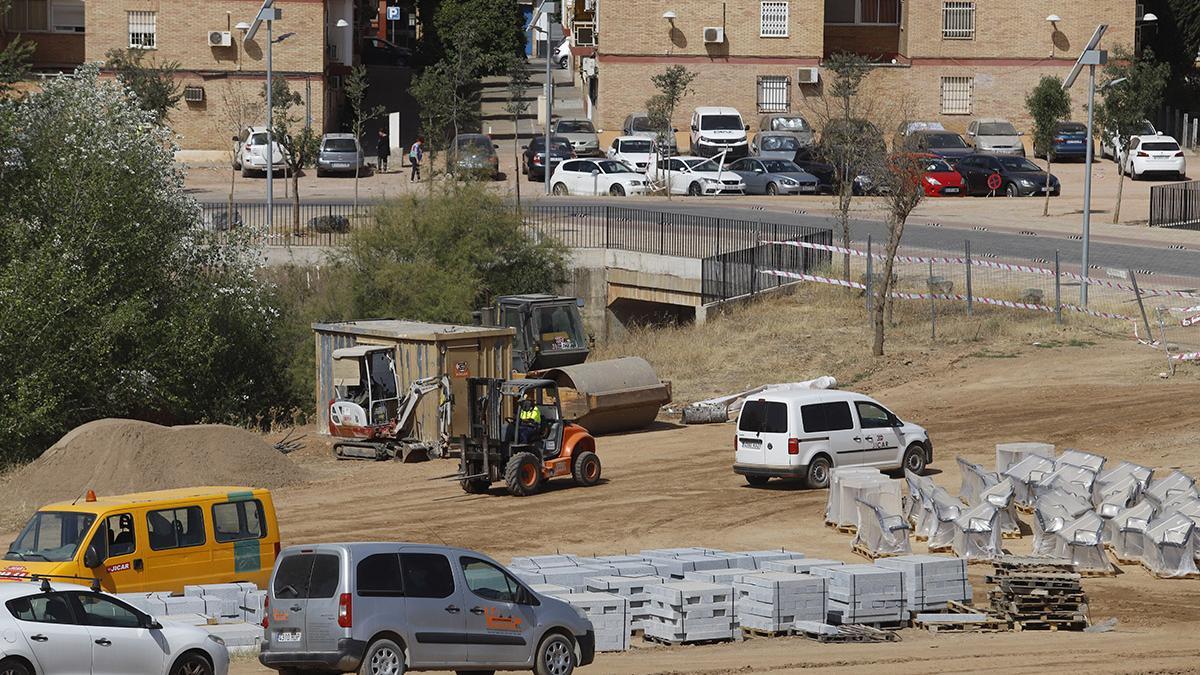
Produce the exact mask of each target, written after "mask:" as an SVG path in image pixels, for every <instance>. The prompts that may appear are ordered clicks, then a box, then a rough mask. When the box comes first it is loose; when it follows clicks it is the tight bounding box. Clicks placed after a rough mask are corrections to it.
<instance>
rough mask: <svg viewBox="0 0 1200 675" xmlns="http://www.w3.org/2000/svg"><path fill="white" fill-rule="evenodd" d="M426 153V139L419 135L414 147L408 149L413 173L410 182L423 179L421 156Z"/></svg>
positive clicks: (409, 178)
mask: <svg viewBox="0 0 1200 675" xmlns="http://www.w3.org/2000/svg"><path fill="white" fill-rule="evenodd" d="M424 154H425V139H423V138H421V137H420V136H417V140H415V141H413V144H412V147H411V148H409V149H408V163H409V164H411V165H412V175H410V176H409V177H408V182H410V183H411V182H413V181H418V180H421V157H422V156H423V155H424Z"/></svg>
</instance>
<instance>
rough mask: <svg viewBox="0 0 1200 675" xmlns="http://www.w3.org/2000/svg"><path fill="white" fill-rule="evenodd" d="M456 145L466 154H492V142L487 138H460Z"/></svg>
mask: <svg viewBox="0 0 1200 675" xmlns="http://www.w3.org/2000/svg"><path fill="white" fill-rule="evenodd" d="M455 145H457V146H458V149H459V150H462V151H464V152H478V153H483V154H488V153H491V151H492V142H491V141H490V140H488V139H487V137H485V136H459V137H458V138H457V139H456V140H455Z"/></svg>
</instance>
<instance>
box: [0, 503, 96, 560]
mask: <svg viewBox="0 0 1200 675" xmlns="http://www.w3.org/2000/svg"><path fill="white" fill-rule="evenodd" d="M94 522H96V516H94V515H92V514H90V513H70V512H66V511H38V512H37V513H35V514H34V515H33V517H32V518H30V519H29V523H27V524H26V525H25V529H23V530H21V534H20V535H18V536H17V539H16V541H14V542H13V543H12V545H11V546H9V547H8V552H7V553H5V554H4V559H5V560H34V561H40V562H64V561H67V560H71V559H72V558H74V557H75V552H76V551H78V550H79V545H80V544H81V543H83V538H84V537H85V536H86V535H87V533H88V530H90V529H92V523H94Z"/></svg>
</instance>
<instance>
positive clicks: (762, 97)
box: [758, 75, 792, 113]
mask: <svg viewBox="0 0 1200 675" xmlns="http://www.w3.org/2000/svg"><path fill="white" fill-rule="evenodd" d="M791 93H792V78H790V77H788V76H787V75H762V76H760V77H759V78H758V112H760V113H776V112H787V111H788V110H790V109H791V103H792V102H791Z"/></svg>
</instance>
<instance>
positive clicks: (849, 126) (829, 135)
mask: <svg viewBox="0 0 1200 675" xmlns="http://www.w3.org/2000/svg"><path fill="white" fill-rule="evenodd" d="M840 139H852V140H853V142H854V143H856V144H858V145H860V146H864V147H865V148H866V149H867V151H866V152H863V153H861V155H860V157H859V158H858V161H857V162H855V163H854V165H853V166H850V167H849V173H850V174H852V175H853V187H852V190H853V192H854V194H858V195H870V194H878V193H879V191H880V189H881V187H880V181H876V180H875V179H873V178H872V176H871V175H872V174H873V173H876V172H877V171H880V170H882V166H883V161H884V158H885V157H886V156H887V144H886V143H885V142H884V140H883V134H882V133H881V132H880V131H879V127H877V126H875V125H874V124H872V123H871V122H870V121H868V120H864V119H851V120H833V121H831V122H829V123H828V124H826V125H825V128H824V129H822V130H821V137H820V139H819V141H818V143H817V153H818V154H819V156H821V157H824V158H826V159H828V158H830V157H836V156H837V151H836V147H837V145H838V144H837V141H840ZM800 166H801V167H803V166H804V165H803V164H801V165H800ZM833 166H834V185H835V186H836V179H837V175H838V174H837V172H838V169H837V165H836V164H834V165H833Z"/></svg>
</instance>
